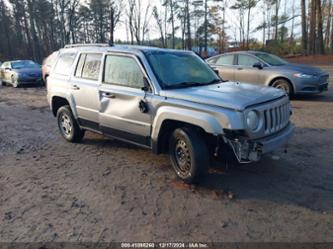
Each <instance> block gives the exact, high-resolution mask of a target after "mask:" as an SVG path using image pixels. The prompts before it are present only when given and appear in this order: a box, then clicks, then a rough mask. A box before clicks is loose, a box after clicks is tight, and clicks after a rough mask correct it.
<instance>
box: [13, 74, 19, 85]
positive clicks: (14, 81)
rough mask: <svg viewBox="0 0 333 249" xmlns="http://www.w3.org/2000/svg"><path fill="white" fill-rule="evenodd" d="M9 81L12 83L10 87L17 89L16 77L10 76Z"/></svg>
mask: <svg viewBox="0 0 333 249" xmlns="http://www.w3.org/2000/svg"><path fill="white" fill-rule="evenodd" d="M11 81H12V85H13V87H14V88H18V87H19V83H18V79H17V77H15V75H12V77H11Z"/></svg>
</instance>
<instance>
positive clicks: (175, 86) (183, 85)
mask: <svg viewBox="0 0 333 249" xmlns="http://www.w3.org/2000/svg"><path fill="white" fill-rule="evenodd" d="M220 82H223V81H222V80H220V79H213V80H212V81H209V82H187V81H185V82H181V83H178V84H175V85H166V86H165V87H166V88H167V89H175V88H184V87H195V86H206V85H212V84H216V83H220Z"/></svg>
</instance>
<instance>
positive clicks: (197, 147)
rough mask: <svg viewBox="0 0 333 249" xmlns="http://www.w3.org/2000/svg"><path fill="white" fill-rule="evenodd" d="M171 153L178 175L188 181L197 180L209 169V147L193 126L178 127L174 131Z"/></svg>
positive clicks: (170, 142) (170, 143)
mask: <svg viewBox="0 0 333 249" xmlns="http://www.w3.org/2000/svg"><path fill="white" fill-rule="evenodd" d="M169 155H170V160H171V164H172V166H173V168H174V170H175V172H176V174H177V176H178V177H179V178H180V179H182V180H183V181H184V182H186V183H194V182H197V181H198V180H199V179H200V177H202V176H204V175H205V174H206V173H207V171H208V165H209V153H208V148H207V146H206V143H205V141H204V139H203V138H202V137H201V136H200V135H199V134H198V132H196V131H195V130H194V129H193V128H178V129H176V130H175V131H174V132H173V133H172V136H171V138H170V141H169Z"/></svg>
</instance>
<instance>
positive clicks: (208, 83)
mask: <svg viewBox="0 0 333 249" xmlns="http://www.w3.org/2000/svg"><path fill="white" fill-rule="evenodd" d="M221 82H223V80H220V79H213V80H212V81H209V82H206V83H202V84H201V85H212V84H216V83H221Z"/></svg>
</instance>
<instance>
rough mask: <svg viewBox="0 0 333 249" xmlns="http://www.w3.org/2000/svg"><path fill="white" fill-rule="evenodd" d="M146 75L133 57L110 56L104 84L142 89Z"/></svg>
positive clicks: (106, 61)
mask: <svg viewBox="0 0 333 249" xmlns="http://www.w3.org/2000/svg"><path fill="white" fill-rule="evenodd" d="M143 77H144V74H143V73H142V71H141V69H140V67H139V65H138V63H137V62H136V60H135V59H133V58H132V57H127V56H117V55H109V56H107V57H106V60H105V70H104V83H105V84H115V85H122V86H127V87H133V88H142V87H143V86H144V83H143Z"/></svg>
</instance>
